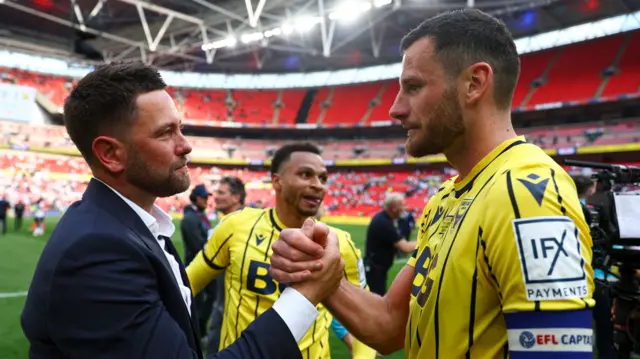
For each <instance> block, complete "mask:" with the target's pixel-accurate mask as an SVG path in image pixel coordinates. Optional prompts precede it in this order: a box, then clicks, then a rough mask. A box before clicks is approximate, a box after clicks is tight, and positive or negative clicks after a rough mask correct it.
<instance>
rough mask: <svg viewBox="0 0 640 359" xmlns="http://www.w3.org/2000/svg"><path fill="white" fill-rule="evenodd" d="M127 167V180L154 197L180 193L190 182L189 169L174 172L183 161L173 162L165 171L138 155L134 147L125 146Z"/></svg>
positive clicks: (125, 173)
mask: <svg viewBox="0 0 640 359" xmlns="http://www.w3.org/2000/svg"><path fill="white" fill-rule="evenodd" d="M127 155H128V156H127V169H126V170H125V172H124V175H125V178H126V179H127V182H129V183H131V184H132V185H134V186H136V187H138V188H140V189H142V190H144V191H145V192H147V193H150V194H152V195H154V196H155V197H160V198H163V197H169V196H173V195H176V194H178V193H182V192H184V191H186V190H187V189H188V188H189V185H190V184H191V175H190V174H189V171H186V172H185V173H184V174H183V173H181V172H176V170H177V169H178V168H180V167H181V166H182V165H183V164H184V163H185V162H184V161H180V162H178V163H174V164H173V165H172V166H171V169H170V170H169V171H168V172H166V171H162V170H159V169H155V168H153V167H151V166H150V165H149V163H148V162H147V161H146V160H145V159H144V158H142V156H140V155H139V153H138V151H137V150H136V149H135V148H127Z"/></svg>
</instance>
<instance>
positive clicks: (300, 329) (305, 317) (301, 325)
mask: <svg viewBox="0 0 640 359" xmlns="http://www.w3.org/2000/svg"><path fill="white" fill-rule="evenodd" d="M273 310H275V311H276V313H278V315H279V316H280V318H282V320H283V321H284V323H285V324H286V326H287V327H288V328H289V330H290V331H291V334H292V335H293V337H294V338H295V340H296V342H300V340H301V339H302V337H303V336H304V335H305V334H306V333H307V331H308V330H309V328H311V325H312V324H313V322H314V321H315V320H316V318H317V316H318V314H319V313H318V310H317V309H316V308H315V305H314V304H313V303H310V302H309V301H308V299H307V298H306V297H304V295H302V293H300V292H299V291H297V290H296V289H294V288H291V287H289V288H286V289H285V290H284V291H283V292H282V294H281V295H280V298H278V300H276V302H275V303H274V304H273Z"/></svg>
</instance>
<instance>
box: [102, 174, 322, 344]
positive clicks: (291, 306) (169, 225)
mask: <svg viewBox="0 0 640 359" xmlns="http://www.w3.org/2000/svg"><path fill="white" fill-rule="evenodd" d="M94 178H95V177H94ZM96 180H98V179H97V178H96ZM98 181H100V180H98ZM100 182H102V181H100ZM102 183H104V182H102ZM104 185H105V186H107V187H108V188H110V189H111V190H112V191H113V192H115V193H116V194H117V195H118V196H120V198H122V200H123V201H125V202H126V203H127V204H128V205H129V206H130V207H131V208H132V209H133V210H134V211H135V212H136V213H137V214H138V215H139V216H140V218H141V219H142V221H143V222H144V224H146V225H147V227H148V228H149V230H150V231H151V233H152V234H153V236H154V237H155V238H156V240H157V241H158V243H159V244H160V248H162V250H163V251H164V254H165V256H166V257H167V260H168V261H169V264H170V265H171V269H172V271H173V275H174V276H175V278H176V281H177V282H178V286H179V287H180V291H181V292H182V297H183V299H184V303H185V305H186V306H187V310H189V314H191V300H192V297H191V289H190V288H189V287H187V286H185V285H184V282H183V281H182V276H181V275H180V267H179V264H178V262H177V261H176V260H175V258H173V256H172V255H171V254H170V253H169V252H167V250H166V248H165V244H164V240H162V239H159V238H158V237H159V236H164V237H167V238H171V235H173V232H174V231H175V226H174V224H173V221H172V220H171V217H170V216H169V215H168V214H166V213H165V212H164V211H163V210H162V209H161V208H160V207H158V206H156V205H155V204H154V205H153V209H152V210H151V212H152V213H151V214H149V213H148V212H147V211H145V210H143V209H142V208H140V206H138V205H137V204H135V203H133V202H132V201H130V200H129V199H127V198H126V197H124V196H123V195H121V194H120V193H119V192H118V191H116V190H115V189H113V188H111V187H110V186H109V185H107V184H106V183H104ZM273 310H275V311H276V313H278V315H279V316H280V318H282V321H283V322H284V323H285V325H286V326H287V328H289V330H290V331H291V334H292V335H293V337H294V338H295V340H296V342H300V340H302V338H303V337H304V335H305V334H307V332H308V331H309V329H311V326H312V325H313V322H315V320H316V318H317V317H318V315H319V313H318V310H317V309H316V308H315V307H314V306H313V304H311V302H309V300H308V299H307V298H305V297H304V296H303V295H302V294H300V292H298V291H297V290H295V289H293V288H291V287H287V288H286V289H285V290H284V291H283V292H282V294H281V295H280V297H279V298H278V300H276V302H275V303H273Z"/></svg>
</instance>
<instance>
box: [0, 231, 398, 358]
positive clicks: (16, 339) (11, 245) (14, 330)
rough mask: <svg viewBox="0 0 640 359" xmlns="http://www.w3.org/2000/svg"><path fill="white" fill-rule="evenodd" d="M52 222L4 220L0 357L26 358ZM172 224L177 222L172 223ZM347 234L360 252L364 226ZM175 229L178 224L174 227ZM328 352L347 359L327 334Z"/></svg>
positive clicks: (0, 246) (177, 237) (0, 266)
mask: <svg viewBox="0 0 640 359" xmlns="http://www.w3.org/2000/svg"><path fill="white" fill-rule="evenodd" d="M55 224H56V221H55V220H50V221H48V222H47V234H46V235H44V236H42V237H38V238H34V237H33V236H32V235H31V233H30V232H29V227H30V226H31V219H25V221H24V223H23V229H22V231H20V232H16V231H14V229H13V221H12V220H10V223H8V226H7V227H8V232H7V235H5V236H3V235H1V234H0V253H2V258H3V259H2V260H1V261H0V273H2V275H1V278H2V279H1V280H0V359H24V358H28V350H29V348H28V344H27V340H26V339H25V338H24V335H23V334H22V329H21V327H20V313H21V312H22V308H23V306H24V301H25V296H24V294H22V292H26V291H27V289H28V288H29V282H30V281H31V277H32V275H33V271H34V269H35V266H36V264H37V262H38V258H39V257H40V253H41V252H42V249H43V247H44V245H45V243H46V241H47V239H48V238H49V234H50V233H51V231H52V230H53V228H54V227H55ZM176 225H179V224H178V223H176ZM337 227H340V228H342V229H344V230H346V231H348V232H349V233H351V236H352V238H353V240H354V242H355V243H356V245H357V246H358V247H359V248H360V249H361V250H363V251H364V237H365V231H366V227H363V226H347V225H345V226H337ZM178 228H179V227H178ZM174 242H175V243H176V247H177V248H178V251H179V253H183V250H182V240H181V238H180V231H179V230H178V231H176V234H175V235H174ZM402 266H403V263H402V262H400V263H396V264H395V265H394V267H393V268H392V269H391V271H390V273H389V284H391V281H392V280H393V278H395V276H396V274H397V273H398V271H399V270H400V269H401V268H402ZM330 339H331V353H332V357H333V358H334V359H348V358H350V356H349V352H348V350H347V348H346V347H345V346H344V344H343V343H342V342H341V341H340V340H339V339H338V338H336V337H335V336H334V335H333V333H331V338H330ZM385 358H394V359H400V358H404V353H403V352H398V353H395V354H393V355H389V356H387V357H385Z"/></svg>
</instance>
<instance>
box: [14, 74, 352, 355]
mask: <svg viewBox="0 0 640 359" xmlns="http://www.w3.org/2000/svg"><path fill="white" fill-rule="evenodd" d="M64 114H65V126H66V128H67V132H68V133H69V137H70V138H71V139H72V140H73V142H74V144H75V145H76V147H77V148H78V150H79V151H80V152H81V153H82V155H83V157H84V158H85V160H86V161H87V163H88V165H89V166H90V168H91V171H92V173H93V176H94V178H93V179H92V180H91V181H90V183H89V186H88V187H87V190H86V191H85V193H84V194H83V198H82V200H81V201H78V202H76V203H74V204H73V205H72V206H70V207H69V209H68V210H67V211H66V213H65V214H64V216H63V217H62V219H61V220H60V221H59V223H58V225H57V226H56V228H55V230H54V232H53V233H52V235H51V237H50V239H49V241H48V243H47V245H46V247H45V249H44V251H43V253H42V255H41V257H40V260H39V262H38V266H37V268H36V270H35V274H34V277H33V280H32V282H31V287H30V288H29V294H28V296H27V301H26V304H25V307H24V310H23V312H22V318H21V319H22V328H23V331H24V333H25V335H26V337H27V339H28V340H29V342H30V345H31V348H30V351H29V357H30V358H31V359H39V358H47V359H57V358H60V359H62V358H65V359H66V358H127V359H137V358H144V359H146V358H149V359H151V358H153V359H156V358H163V359H164V358H167V359H171V358H176V359H177V358H193V359H201V358H202V350H201V348H200V337H199V329H198V324H197V323H198V320H197V318H196V316H197V311H196V310H194V305H193V298H192V294H191V291H190V289H189V288H190V284H189V282H188V277H187V275H186V273H185V270H184V266H183V264H182V261H181V259H180V256H179V255H178V253H177V251H176V249H175V247H174V246H173V243H172V241H171V236H172V235H173V233H174V231H175V227H174V225H173V223H172V222H171V218H170V217H169V216H168V215H167V214H166V213H164V212H163V211H162V210H161V209H160V208H159V207H157V206H156V205H154V202H155V200H156V198H158V197H167V196H172V195H175V194H177V193H181V192H184V191H185V190H187V188H189V184H190V177H189V169H188V168H187V164H188V155H189V153H190V152H191V146H190V145H189V143H188V142H187V140H186V138H185V137H184V135H183V134H182V132H181V127H182V126H181V118H180V114H179V112H178V110H177V109H176V107H175V104H174V102H173V99H172V98H171V96H170V95H169V94H168V92H167V91H166V84H165V83H164V81H163V80H162V78H161V76H160V74H159V73H158V72H157V70H155V69H153V68H151V67H149V66H146V65H143V64H141V63H128V64H124V63H111V64H109V65H104V66H100V67H98V68H97V69H96V70H94V71H93V72H91V73H89V74H88V75H86V76H85V77H84V78H83V79H82V80H80V82H79V83H78V85H77V86H76V88H75V89H74V90H73V91H72V92H71V94H70V95H69V97H68V98H67V100H66V102H65V107H64ZM308 227H309V228H313V226H308ZM319 230H320V231H327V232H328V228H326V227H325V228H320V229H319ZM308 235H310V236H313V233H308ZM324 236H325V237H326V234H325V235H324ZM330 247H331V248H334V247H337V245H332V246H330ZM318 266H319V267H322V268H323V269H322V270H320V271H318V272H315V273H314V274H313V275H314V276H315V280H314V281H312V282H308V283H303V284H301V285H297V284H296V285H294V286H292V287H290V288H287V289H286V290H285V291H284V292H283V293H282V296H281V297H280V298H279V299H278V301H277V302H276V303H275V304H274V306H273V308H272V309H270V310H269V311H267V312H265V313H264V314H263V315H261V316H260V318H258V320H256V321H255V322H254V323H253V324H252V325H251V326H249V327H248V328H247V329H246V330H245V331H244V333H243V334H242V336H241V337H240V338H239V339H238V340H237V341H236V342H235V343H234V344H232V345H231V346H230V347H228V348H227V349H225V350H224V351H221V352H220V353H219V354H218V355H217V356H216V357H215V358H217V359H231V358H253V359H296V358H300V359H302V355H301V353H300V351H299V349H298V345H297V342H298V341H299V340H300V339H301V338H302V337H303V336H304V334H305V333H306V332H307V331H308V330H309V328H310V326H311V325H312V323H313V322H314V321H315V319H316V317H317V315H318V312H317V310H316V309H315V306H316V305H317V304H318V303H320V301H322V300H323V299H324V298H325V297H327V296H328V295H330V294H331V293H332V292H333V291H335V290H336V289H337V288H338V285H339V282H340V279H341V278H342V275H343V269H344V263H343V262H342V260H341V258H340V254H339V253H338V252H337V251H331V250H328V251H325V255H324V256H323V257H322V258H321V259H320V260H319V261H318Z"/></svg>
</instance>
